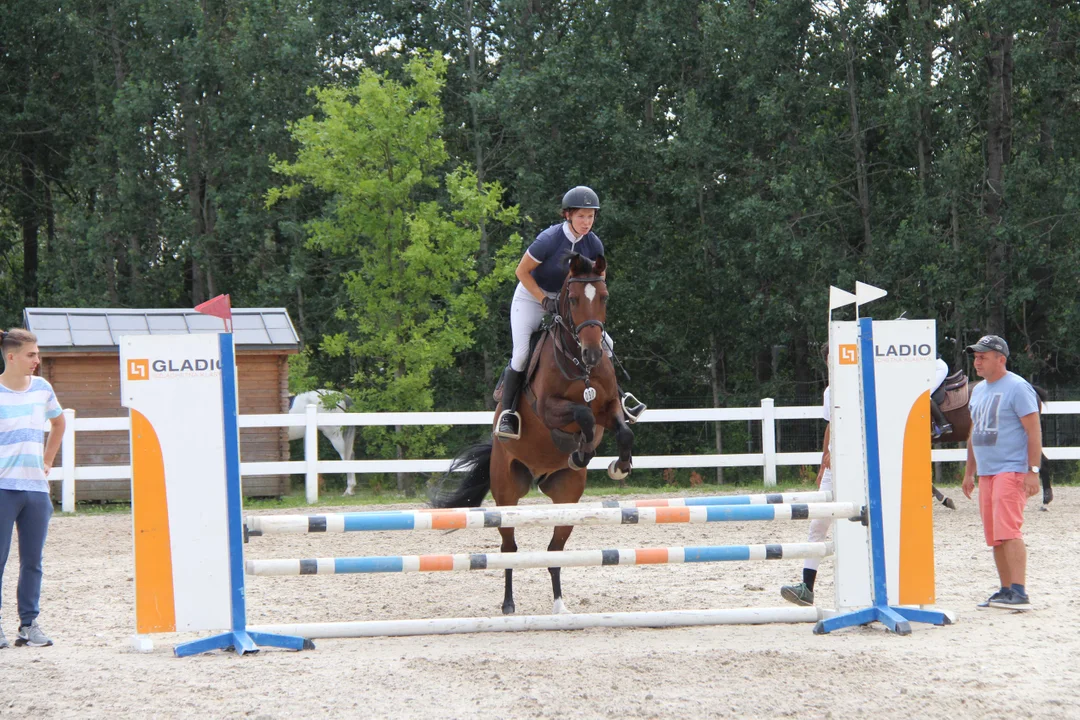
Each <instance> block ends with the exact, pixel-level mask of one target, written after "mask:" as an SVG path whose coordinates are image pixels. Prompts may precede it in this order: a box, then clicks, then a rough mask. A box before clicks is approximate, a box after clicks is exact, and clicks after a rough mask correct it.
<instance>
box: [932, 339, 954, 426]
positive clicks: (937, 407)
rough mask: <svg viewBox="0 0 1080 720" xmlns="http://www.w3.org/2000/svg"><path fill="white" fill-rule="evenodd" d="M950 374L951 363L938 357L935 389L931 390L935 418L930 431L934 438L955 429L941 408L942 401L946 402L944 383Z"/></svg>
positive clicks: (935, 371)
mask: <svg viewBox="0 0 1080 720" xmlns="http://www.w3.org/2000/svg"><path fill="white" fill-rule="evenodd" d="M948 375H949V365H948V364H947V363H946V362H945V361H944V360H942V359H941V358H938V359H937V368H936V369H935V370H934V384H933V386H932V387H933V388H934V389H933V390H932V391H931V392H930V414H931V415H932V416H933V418H934V421H933V423H932V427H931V430H930V433H931V434H932V435H933V436H934V438H939V437H941V436H942V435H948V434H949V433H951V432H952V431H953V426H952V425H951V424H949V421H948V419H946V417H945V413H944V412H943V411H942V409H941V403H943V402H945V388H944V387H943V383H944V382H945V378H946V377H948Z"/></svg>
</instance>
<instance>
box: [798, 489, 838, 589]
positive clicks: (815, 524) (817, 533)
mask: <svg viewBox="0 0 1080 720" xmlns="http://www.w3.org/2000/svg"><path fill="white" fill-rule="evenodd" d="M832 489H833V483H832V469H831V468H826V469H825V472H823V473H822V474H821V492H832ZM834 499H835V498H834ZM833 522H835V521H834V520H831V519H830V520H811V521H810V532H808V533H807V534H806V542H813V543H817V542H825V538H827V537H829V529H830V528H831V527H832V526H833ZM820 564H821V558H806V560H805V562H803V567H804V568H806V569H807V570H817V569H818V565H820Z"/></svg>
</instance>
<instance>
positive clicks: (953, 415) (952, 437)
mask: <svg viewBox="0 0 1080 720" xmlns="http://www.w3.org/2000/svg"><path fill="white" fill-rule="evenodd" d="M979 382H982V381H981V380H979V381H978V382H974V383H968V382H967V376H966V375H964V372H963V371H962V370H960V371H957V372H955V373H953V374H952V375H950V376H949V377H947V378H945V381H944V382H943V383H942V387H944V388H948V390H947V392H948V393H955V392H960V393H962V396H961V397H960V398H958V400H960V401H961V402H960V404H958V405H956V406H955V407H952V408H951V409H949V410H945V407H948V406H949V405H950V404H954V403H950V402H949V401H950V399H951V398H947V399H946V400H945V402H944V403H943V405H942V411H943V412H944V413H945V419H946V420H948V421H949V424H950V425H952V427H953V429H952V432H949V433H945V434H944V435H942V436H941V437H938V438H934V439H932V440H931V441H930V443H931V445H944V444H946V443H960V444H962V445H964V446H965V447H966V446H967V440H968V438H969V437H970V436H971V408H970V407H969V406H968V398H970V397H971V390H972V388H974V387H975V386H976V385H978V384H979ZM1031 387H1033V388H1034V389H1035V394H1036V395H1038V396H1039V417H1040V418H1041V417H1042V408H1043V403H1045V402H1046V400H1047V398H1049V397H1050V395H1049V393H1047V391H1046V390H1045V389H1044V388H1041V387H1039V386H1038V385H1035V384H1034V383H1032V385H1031ZM1048 463H1049V460H1047V459H1046V453H1043V455H1042V460H1041V461H1040V463H1039V470H1040V472H1039V480H1040V481H1041V482H1042V491H1043V507H1042V509H1043V510H1046V506H1047V505H1049V504H1050V503H1051V501H1053V499H1054V489H1053V487H1052V486H1051V484H1050V478H1051V474H1050V469H1049V465H1048ZM933 491H934V497H935V498H937V500H938V501H939V502H940V503H941V504H942V505H944V506H945V507H947V508H949V509H950V510H953V509H955V508H956V504H955V503H954V502H953V500H952V498H950V497H948V496H946V495H945V494H944V493H942V492H941V491H940V490H938V489H937V487H936V486H935V487H934V488H933Z"/></svg>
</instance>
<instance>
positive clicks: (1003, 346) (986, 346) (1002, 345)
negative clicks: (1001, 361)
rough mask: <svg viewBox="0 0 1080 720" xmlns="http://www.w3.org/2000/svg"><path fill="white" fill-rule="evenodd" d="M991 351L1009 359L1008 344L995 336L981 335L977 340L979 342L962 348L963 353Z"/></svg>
mask: <svg viewBox="0 0 1080 720" xmlns="http://www.w3.org/2000/svg"><path fill="white" fill-rule="evenodd" d="M991 350H993V351H994V352H999V353H1001V354H1002V355H1004V356H1005V357H1009V344H1008V343H1006V342H1005V341H1004V340H1002V339H1001V338H1000V337H998V336H997V335H983V336H982V337H981V338H979V342H977V343H975V344H974V345H968V346H967V347H966V348H964V351H965V352H969V353H977V352H990V351H991Z"/></svg>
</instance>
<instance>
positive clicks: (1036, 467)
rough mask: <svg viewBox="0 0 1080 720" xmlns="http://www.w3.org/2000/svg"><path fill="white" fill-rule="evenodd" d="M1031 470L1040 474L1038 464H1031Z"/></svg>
mask: <svg viewBox="0 0 1080 720" xmlns="http://www.w3.org/2000/svg"><path fill="white" fill-rule="evenodd" d="M1031 472H1033V473H1035V474H1036V475H1038V474H1039V466H1038V465H1032V466H1031Z"/></svg>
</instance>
